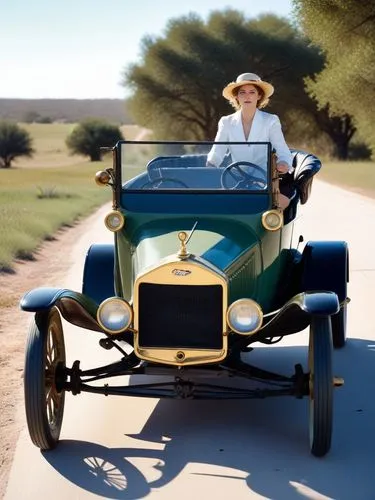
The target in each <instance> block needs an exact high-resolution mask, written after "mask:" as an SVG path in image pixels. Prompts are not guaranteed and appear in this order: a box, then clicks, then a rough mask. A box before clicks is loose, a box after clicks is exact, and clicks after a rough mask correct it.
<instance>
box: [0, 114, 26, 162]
mask: <svg viewBox="0 0 375 500" xmlns="http://www.w3.org/2000/svg"><path fill="white" fill-rule="evenodd" d="M33 153H34V150H33V148H32V139H31V137H30V135H29V133H28V132H27V130H24V129H23V128H21V127H20V126H18V125H17V124H16V123H12V122H8V121H0V168H10V167H11V166H12V161H13V160H14V159H15V158H17V157H20V156H29V157H30V156H32V155H33Z"/></svg>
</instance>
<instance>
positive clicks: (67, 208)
mask: <svg viewBox="0 0 375 500" xmlns="http://www.w3.org/2000/svg"><path fill="white" fill-rule="evenodd" d="M21 126H22V127H24V128H25V129H27V130H28V131H29V132H30V134H31V136H32V138H33V140H34V148H35V150H36V153H35V155H34V157H33V158H31V159H24V158H21V159H19V160H18V161H17V162H15V163H14V166H13V167H12V168H10V169H0V227H1V236H0V272H1V271H4V270H11V269H12V263H13V261H14V259H15V258H24V259H28V258H29V259H30V258H32V255H33V252H34V251H35V249H36V248H37V247H38V245H40V243H41V242H42V241H43V240H45V239H48V238H51V237H53V234H54V233H55V232H56V231H57V230H58V229H59V228H60V227H62V226H64V225H71V224H72V223H73V222H74V221H76V220H77V219H79V218H83V217H85V216H87V215H89V214H90V213H91V212H92V211H93V210H94V209H95V208H96V207H98V206H100V205H102V204H103V203H105V202H106V201H110V200H111V190H110V189H109V188H103V189H101V188H100V187H98V186H97V185H96V184H95V182H94V175H95V172H96V171H97V170H101V169H103V168H105V167H106V166H109V162H110V160H109V159H108V160H105V161H103V162H97V163H91V162H89V161H88V160H87V159H86V158H83V157H79V156H70V155H69V153H68V151H67V148H66V146H65V139H66V137H67V135H68V134H69V133H70V131H71V130H72V128H73V126H74V125H71V124H60V123H54V124H28V125H27V124H21ZM122 132H123V134H124V137H126V139H129V140H133V139H135V138H136V137H138V136H139V134H140V132H141V129H140V128H139V127H136V126H124V127H122ZM318 175H319V178H320V179H322V180H325V181H328V182H331V183H333V184H338V185H341V186H343V187H346V188H348V189H351V190H354V191H357V192H360V193H362V194H364V195H367V196H372V197H375V162H325V163H324V164H323V168H322V169H321V171H320V172H319V174H318Z"/></svg>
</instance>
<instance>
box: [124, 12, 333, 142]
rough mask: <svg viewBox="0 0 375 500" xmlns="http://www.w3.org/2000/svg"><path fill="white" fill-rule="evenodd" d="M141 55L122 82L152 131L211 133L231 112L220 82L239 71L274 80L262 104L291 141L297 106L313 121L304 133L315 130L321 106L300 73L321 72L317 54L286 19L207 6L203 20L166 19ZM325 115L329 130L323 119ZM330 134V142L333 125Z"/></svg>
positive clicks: (163, 134)
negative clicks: (271, 91)
mask: <svg viewBox="0 0 375 500" xmlns="http://www.w3.org/2000/svg"><path fill="white" fill-rule="evenodd" d="M142 57H143V61H142V63H141V64H135V65H132V66H130V67H128V69H127V70H126V71H125V74H124V77H125V78H124V85H126V86H128V87H130V88H131V89H132V90H133V91H134V94H133V96H132V98H131V99H130V100H129V109H130V111H131V112H132V114H133V117H134V119H135V121H136V122H137V123H139V124H140V125H143V126H145V127H147V128H151V129H153V130H154V133H155V136H156V138H168V139H181V140H189V139H190V140H212V139H214V137H215V134H216V130H217V123H218V120H219V118H220V116H222V115H225V114H229V113H230V112H231V111H233V109H232V108H231V107H230V105H229V104H228V103H227V102H226V101H225V99H223V98H222V95H221V92H222V89H223V87H224V86H225V84H227V83H228V82H229V81H230V80H232V79H233V78H235V77H236V76H237V75H238V74H239V73H243V72H246V71H254V72H256V73H258V74H260V75H261V76H262V78H264V79H265V80H268V81H270V82H272V83H273V84H274V85H275V87H276V93H275V95H274V96H273V97H272V100H271V106H270V108H269V111H270V112H271V113H272V112H274V113H276V114H278V115H279V116H280V117H281V119H282V122H283V125H284V128H285V131H286V136H287V138H288V140H291V141H292V142H294V143H296V142H297V143H298V139H299V127H298V126H296V122H295V116H296V112H297V111H298V113H299V116H301V115H303V117H304V119H306V120H307V121H310V122H313V123H314V124H315V125H316V126H315V127H309V130H310V135H311V136H312V135H313V131H314V134H315V135H319V134H321V132H320V131H319V129H318V126H317V115H319V114H321V115H327V113H326V110H322V111H321V112H320V111H317V109H316V102H314V101H313V99H311V98H310V97H309V96H308V94H307V93H306V91H305V87H304V78H305V77H307V76H313V75H314V74H315V73H316V72H318V71H320V70H321V69H322V68H323V65H324V58H323V56H322V55H321V54H320V53H319V51H318V50H317V48H314V47H310V46H309V44H308V42H307V40H306V39H305V38H304V37H302V36H301V34H300V33H299V32H298V31H297V30H296V29H295V28H294V27H293V26H292V25H291V24H289V23H288V21H286V20H285V19H282V18H278V17H277V16H273V15H265V16H261V17H260V18H257V19H252V20H250V21H249V20H246V19H245V17H244V16H243V15H242V14H241V13H239V12H237V11H235V10H231V9H227V10H225V11H224V12H220V11H216V12H213V13H211V15H210V17H209V18H208V20H207V23H206V24H205V23H204V22H203V21H202V20H201V19H200V18H199V17H198V16H197V15H195V14H190V15H189V16H186V17H182V18H179V19H174V20H171V21H170V22H169V24H168V26H167V29H166V31H165V36H164V37H159V38H151V37H146V38H144V40H143V42H142ZM267 110H268V109H267ZM320 118H322V117H320ZM324 118H325V120H324V122H325V126H326V129H325V132H327V133H328V132H330V130H329V124H330V118H329V116H324ZM332 126H333V124H332ZM334 128H335V130H336V129H337V127H336V126H334ZM306 130H307V128H306ZM329 136H330V138H331V140H334V141H336V140H337V130H336V131H335V134H333V133H330V134H329ZM341 139H342V137H340V140H341Z"/></svg>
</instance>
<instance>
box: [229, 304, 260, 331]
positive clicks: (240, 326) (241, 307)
mask: <svg viewBox="0 0 375 500" xmlns="http://www.w3.org/2000/svg"><path fill="white" fill-rule="evenodd" d="M227 320H228V324H229V326H230V328H231V329H232V330H233V331H234V332H236V333H239V334H241V335H249V334H251V333H255V332H256V331H257V330H259V328H260V327H261V326H262V320H263V312H262V309H261V307H260V306H259V304H257V303H256V302H255V301H254V300H251V299H239V300H236V302H233V304H231V305H230V306H229V309H228V313H227Z"/></svg>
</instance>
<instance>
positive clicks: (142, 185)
mask: <svg viewBox="0 0 375 500" xmlns="http://www.w3.org/2000/svg"><path fill="white" fill-rule="evenodd" d="M117 147H118V148H119V158H118V159H119V162H120V165H121V182H122V186H123V190H126V191H140V190H141V191H145V192H147V191H150V190H152V191H161V192H168V191H173V192H176V191H183V192H196V191H210V192H214V191H220V192H223V191H228V192H238V191H251V192H258V193H264V192H266V191H267V190H268V187H269V184H270V178H271V175H270V163H271V145H270V143H267V142H262V143H261V142H259V143H250V142H245V143H239V142H236V143H234V142H231V143H224V142H220V143H213V142H188V143H187V142H173V143H171V142H132V141H129V142H127V141H123V142H120V143H118V146H117Z"/></svg>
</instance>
